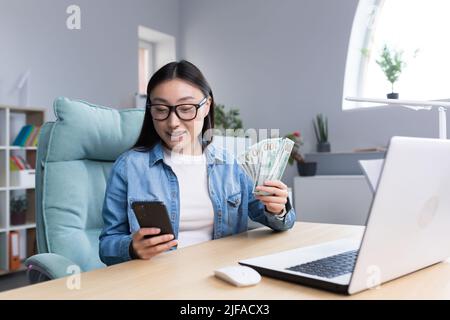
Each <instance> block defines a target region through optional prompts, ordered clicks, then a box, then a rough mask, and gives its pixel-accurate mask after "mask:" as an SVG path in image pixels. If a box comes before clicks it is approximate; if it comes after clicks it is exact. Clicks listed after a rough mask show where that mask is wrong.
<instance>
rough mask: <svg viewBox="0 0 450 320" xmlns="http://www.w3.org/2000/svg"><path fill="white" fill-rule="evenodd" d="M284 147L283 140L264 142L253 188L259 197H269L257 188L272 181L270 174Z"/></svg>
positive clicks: (276, 139)
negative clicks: (280, 150)
mask: <svg viewBox="0 0 450 320" xmlns="http://www.w3.org/2000/svg"><path fill="white" fill-rule="evenodd" d="M281 145H282V138H275V139H267V140H263V143H262V145H261V149H262V150H261V152H260V161H259V162H260V163H259V168H258V173H257V179H256V181H255V184H254V186H253V192H254V193H255V194H258V195H269V193H267V192H265V191H257V190H256V187H257V186H262V185H264V182H265V181H266V180H270V172H271V171H272V168H273V166H274V164H275V162H276V161H277V155H278V153H279V149H280V147H281Z"/></svg>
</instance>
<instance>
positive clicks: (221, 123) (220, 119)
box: [214, 104, 243, 130]
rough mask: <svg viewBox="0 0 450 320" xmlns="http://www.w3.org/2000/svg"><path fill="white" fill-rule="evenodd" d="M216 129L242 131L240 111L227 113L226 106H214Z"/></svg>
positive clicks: (235, 110) (232, 110) (234, 110)
mask: <svg viewBox="0 0 450 320" xmlns="http://www.w3.org/2000/svg"><path fill="white" fill-rule="evenodd" d="M214 127H215V128H217V129H221V130H225V129H235V130H236V129H242V128H243V127H242V120H241V119H240V118H239V109H230V110H228V111H225V106H224V105H222V104H216V105H215V106H214Z"/></svg>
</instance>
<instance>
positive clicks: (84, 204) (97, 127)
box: [25, 97, 145, 283]
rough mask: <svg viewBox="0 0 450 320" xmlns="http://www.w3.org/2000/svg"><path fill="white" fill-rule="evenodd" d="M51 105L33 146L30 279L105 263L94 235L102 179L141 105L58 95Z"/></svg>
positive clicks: (138, 122)
mask: <svg viewBox="0 0 450 320" xmlns="http://www.w3.org/2000/svg"><path fill="white" fill-rule="evenodd" d="M53 107H54V112H55V116H56V121H54V122H47V123H45V124H44V125H43V126H42V128H41V132H40V135H39V144H38V150H37V161H36V203H35V207H36V235H37V250H38V254H36V255H34V256H32V257H30V258H28V259H27V260H26V262H25V265H26V266H27V275H28V279H29V281H30V282H31V283H37V282H41V281H46V280H51V279H56V278H61V277H65V276H69V275H71V274H73V273H75V272H85V271H89V270H93V269H96V268H101V267H104V266H105V265H104V264H103V263H102V262H101V261H100V258H99V235H100V232H101V230H102V227H103V219H102V207H103V199H104V194H105V189H106V183H107V179H108V176H109V173H110V170H111V167H112V165H113V163H114V161H115V160H116V158H117V157H118V156H119V155H120V154H121V153H122V152H124V151H126V150H128V149H129V148H131V147H132V146H133V145H134V143H135V141H136V140H137V138H138V135H139V132H140V130H141V126H142V122H143V119H144V111H145V110H144V109H122V110H116V109H111V108H107V107H102V106H96V105H93V104H90V103H88V102H84V101H80V100H70V99H67V98H63V97H61V98H57V99H56V100H55V102H54V105H53Z"/></svg>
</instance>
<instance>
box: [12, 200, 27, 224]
mask: <svg viewBox="0 0 450 320" xmlns="http://www.w3.org/2000/svg"><path fill="white" fill-rule="evenodd" d="M27 206H28V202H27V199H26V197H25V196H20V197H15V198H12V199H11V202H10V212H11V225H14V226H15V225H21V224H25V222H26V213H27Z"/></svg>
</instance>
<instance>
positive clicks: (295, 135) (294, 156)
mask: <svg viewBox="0 0 450 320" xmlns="http://www.w3.org/2000/svg"><path fill="white" fill-rule="evenodd" d="M284 137H285V138H288V139H291V140H292V141H294V147H292V151H291V154H290V156H289V160H288V163H289V164H290V165H293V164H294V161H297V162H299V163H305V159H304V158H303V156H302V154H301V153H300V146H302V145H303V139H302V136H301V135H300V131H294V132H292V133H289V134H287V135H285V136H284Z"/></svg>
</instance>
